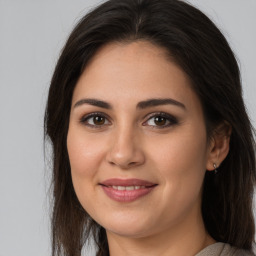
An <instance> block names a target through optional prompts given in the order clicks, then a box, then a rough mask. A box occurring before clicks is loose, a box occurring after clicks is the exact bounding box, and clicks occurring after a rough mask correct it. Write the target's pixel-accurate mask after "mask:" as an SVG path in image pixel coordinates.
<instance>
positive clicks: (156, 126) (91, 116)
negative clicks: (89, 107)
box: [80, 112, 178, 129]
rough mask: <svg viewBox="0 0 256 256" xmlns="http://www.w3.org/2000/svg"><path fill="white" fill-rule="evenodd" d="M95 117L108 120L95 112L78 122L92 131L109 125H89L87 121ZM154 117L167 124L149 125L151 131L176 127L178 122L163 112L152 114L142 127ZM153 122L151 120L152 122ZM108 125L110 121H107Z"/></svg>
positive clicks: (103, 115)
mask: <svg viewBox="0 0 256 256" xmlns="http://www.w3.org/2000/svg"><path fill="white" fill-rule="evenodd" d="M95 117H103V118H104V119H105V120H108V117H107V116H106V115H105V114H103V113H101V112H95V113H90V114H88V115H85V116H83V117H82V118H81V119H80V122H81V123H82V124H83V125H86V126H88V127H90V128H93V129H101V128H103V126H105V125H109V124H102V125H96V124H89V123H88V120H90V118H95ZM156 117H163V118H165V120H166V122H167V123H168V124H164V125H162V126H161V125H160V126H159V125H149V126H151V127H152V128H153V129H164V128H167V127H170V126H173V125H176V124H178V120H177V118H176V117H174V116H172V115H170V114H167V113H164V112H157V113H152V114H150V115H149V117H148V118H147V121H145V122H143V124H142V125H143V126H146V123H148V122H149V121H150V120H151V119H153V118H156ZM154 121H155V120H153V122H154ZM108 122H109V123H110V121H108Z"/></svg>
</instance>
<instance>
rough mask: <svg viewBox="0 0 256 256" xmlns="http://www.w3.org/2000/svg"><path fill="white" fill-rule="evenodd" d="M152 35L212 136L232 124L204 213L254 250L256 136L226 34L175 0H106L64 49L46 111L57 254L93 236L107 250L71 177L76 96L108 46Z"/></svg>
mask: <svg viewBox="0 0 256 256" xmlns="http://www.w3.org/2000/svg"><path fill="white" fill-rule="evenodd" d="M135 40H147V41H150V42H151V43H153V44H155V45H158V46H159V47H163V48H165V49H166V50H167V51H168V53H169V55H170V57H171V58H172V60H174V61H175V62H176V63H177V64H178V65H179V66H180V67H181V68H182V69H183V70H184V71H185V72H186V73H187V75H188V76H189V77H190V80H191V83H192V86H193V89H194V91H195V92H196V93H197V95H198V96H199V98H200V100H201V103H202V106H203V111H204V114H205V123H206V128H207V132H208V136H209V137H210V136H211V134H212V132H213V131H214V128H215V127H216V125H217V124H219V123H220V122H224V121H225V122H228V123H229V124H230V126H231V127H232V134H231V140H230V152H229V154H228V156H227V158H226V159H225V160H224V162H223V163H222V165H221V166H220V167H219V170H218V174H217V175H213V174H211V173H209V172H206V176H205V180H204V192H203V201H202V214H203V218H204V222H205V226H206V229H207V231H208V232H209V234H210V235H211V236H212V237H213V238H214V239H215V240H217V241H221V242H226V243H229V244H231V245H233V246H236V247H238V248H243V249H248V250H251V248H252V242H253V240H254V220H253V211H252V199H253V186H254V184H255V177H256V174H255V169H256V168H255V142H254V137H253V128H252V126H251V124H250V121H249V118H248V116H247V113H246V109H245V106H244V102H243V99H242V89H241V82H240V74H239V68H238V65H237V61H236V59H235V57H234V54H233V52H232V50H231V49H230V47H229V45H228V43H227V41H226V39H225V38H224V36H223V35H222V33H221V32H220V31H219V29H218V28H217V27H216V26H215V25H214V24H213V23H212V21H211V20H210V19H209V18H207V17H206V16H205V15H204V14H203V13H202V12H201V11H199V10H198V9H196V8H194V7H193V6H191V5H189V4H187V3H185V2H183V1H178V0H161V1H159V0H109V1H107V2H105V3H103V4H101V5H100V6H98V7H97V8H96V9H94V10H93V11H91V12H90V13H88V14H87V15H86V16H85V17H83V18H82V19H81V20H80V22H79V23H78V24H77V26H76V27H75V28H74V30H73V32H72V33H71V35H70V37H69V38H68V40H67V43H66V45H65V47H64V48H63V50H62V53H61V56H60V58H59V60H58V63H57V65H56V69H55V72H54V74H53V77H52V81H51V85H50V89H49V96H48V102H47V107H46V112H45V135H46V138H48V139H49V141H50V142H51V144H52V148H53V152H52V159H53V175H52V184H53V214H52V255H53V256H57V255H58V256H60V255H65V256H78V255H81V250H82V247H83V246H84V244H85V243H86V241H88V239H89V237H90V235H93V238H94V241H95V242H96V244H97V246H98V247H97V255H108V254H109V252H108V243H107V239H106V232H105V230H104V228H103V227H100V226H99V225H98V224H97V223H96V222H95V221H94V220H93V219H92V218H91V217H90V216H89V215H88V214H87V213H86V211H85V210H84V209H83V208H82V206H81V205H80V203H79V201H78V199H77V197H76V194H75V192H74V188H73V185H72V180H71V170H70V163H69V158H68V153H67V145H66V139H67V131H68V125H69V114H70V107H71V99H72V94H73V90H74V87H75V86H76V83H77V80H78V78H79V76H80V75H81V73H82V72H83V70H84V69H86V65H87V63H88V61H89V60H90V59H91V58H92V57H93V56H94V55H95V53H96V51H97V50H98V49H99V48H100V47H102V46H103V45H105V44H107V43H109V42H113V41H118V42H129V41H135Z"/></svg>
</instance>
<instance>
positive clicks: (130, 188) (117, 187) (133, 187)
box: [110, 186, 145, 190]
mask: <svg viewBox="0 0 256 256" xmlns="http://www.w3.org/2000/svg"><path fill="white" fill-rule="evenodd" d="M110 187H112V188H113V189H116V190H136V189H142V188H145V186H110Z"/></svg>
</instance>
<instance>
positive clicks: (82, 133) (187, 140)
mask: <svg viewBox="0 0 256 256" xmlns="http://www.w3.org/2000/svg"><path fill="white" fill-rule="evenodd" d="M92 99H93V100H92ZM151 99H157V101H156V100H154V101H151V102H149V100H151ZM163 99H164V100H165V101H164V102H163V101H161V100H163ZM166 99H168V100H166ZM145 102H146V103H145ZM152 102H153V103H155V104H153V103H152ZM150 103H151V104H150ZM228 142H229V141H228V137H226V136H220V135H218V136H217V135H216V136H215V137H213V138H212V139H211V140H210V141H208V140H207V134H206V128H205V122H204V117H203V111H202V106H201V104H200V101H199V99H198V97H197V95H196V94H195V93H194V91H193V90H192V88H191V85H190V81H189V79H188V77H187V76H186V74H185V73H184V72H183V71H182V70H181V69H180V68H179V67H178V66H177V65H176V64H175V63H173V62H171V61H170V60H168V59H167V58H166V52H165V51H164V50H163V49H161V48H159V47H156V46H154V45H152V44H151V43H149V42H145V41H138V42H132V43H126V44H121V43H110V44H108V45H106V46H104V47H102V48H101V49H100V50H99V51H98V53H97V54H96V55H95V56H94V57H93V59H92V60H91V61H90V62H89V64H88V65H87V67H86V69H85V71H84V72H83V73H82V75H81V77H80V79H79V81H78V83H77V85H76V87H75V90H74V93H73V98H72V106H71V113H70V123H69V130H68V136H67V147H68V154H69V158H70V164H71V175H72V181H73V185H74V188H75V192H76V194H77V197H78V199H79V201H80V203H81V205H82V206H83V207H84V209H85V210H86V211H87V212H88V213H89V214H90V216H91V217H92V218H93V219H94V220H95V221H96V222H98V223H99V224H100V225H101V226H103V227H104V228H105V229H106V232H107V238H108V243H109V249H110V255H111V256H117V255H125V256H130V255H133V256H142V255H149V256H153V255H154V256H155V255H162V256H167V255H168V256H170V255H178V256H183V255H184V256H188V255H191V256H192V255H195V254H196V253H198V252H199V251H200V250H202V249H203V248H205V247H206V246H208V245H210V244H212V243H214V242H215V241H214V240H213V239H212V238H211V237H210V236H209V235H208V233H207V232H206V230H205V226H204V223H203V219H202V214H201V197H202V184H203V179H204V175H205V171H206V170H213V169H214V168H213V163H216V164H217V165H219V164H220V163H221V162H222V161H223V159H224V158H225V157H226V155H227V153H228V144H229V143H228ZM109 179H119V180H127V179H139V180H144V181H147V182H151V183H152V184H154V186H153V189H152V190H150V192H148V193H147V194H145V195H143V196H139V197H138V198H135V199H133V200H130V199H129V198H128V199H129V200H130V201H129V200H128V201H126V200H127V197H122V196H121V197H120V198H121V199H120V198H119V197H118V200H116V199H115V198H113V197H111V196H109V195H108V194H107V193H106V192H105V190H104V187H106V186H104V184H103V183H104V181H106V180H109ZM113 190H114V189H113V187H111V191H112V192H113ZM142 190H143V189H142ZM145 190H146V188H145ZM112 192H111V193H112ZM113 193H114V194H115V192H113Z"/></svg>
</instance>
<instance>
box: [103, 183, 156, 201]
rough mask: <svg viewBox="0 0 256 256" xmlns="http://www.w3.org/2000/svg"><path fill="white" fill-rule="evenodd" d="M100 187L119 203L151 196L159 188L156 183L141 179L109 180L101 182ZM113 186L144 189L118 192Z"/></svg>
mask: <svg viewBox="0 0 256 256" xmlns="http://www.w3.org/2000/svg"><path fill="white" fill-rule="evenodd" d="M99 185H100V186H101V187H102V189H103V191H104V192H105V194H106V195H107V196H108V197H109V198H111V199H113V200H114V201H117V202H132V201H135V200H137V199H139V198H141V197H144V196H145V195H147V194H149V193H150V192H151V191H152V190H153V189H154V188H155V187H156V186H157V184H156V183H152V182H150V181H146V180H140V179H108V180H105V181H103V182H100V183H99ZM112 186H116V187H118V186H122V187H131V186H134V187H135V186H141V187H142V188H139V189H133V190H117V189H115V188H113V187H112Z"/></svg>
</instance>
